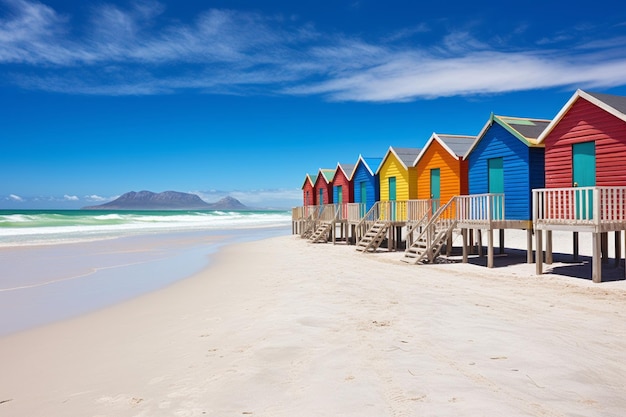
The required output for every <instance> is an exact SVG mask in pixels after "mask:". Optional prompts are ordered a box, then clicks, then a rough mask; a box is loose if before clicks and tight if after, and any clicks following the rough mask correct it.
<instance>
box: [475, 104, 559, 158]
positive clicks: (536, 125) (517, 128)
mask: <svg viewBox="0 0 626 417" xmlns="http://www.w3.org/2000/svg"><path fill="white" fill-rule="evenodd" d="M494 123H497V124H499V125H500V126H502V127H503V128H504V129H505V130H506V131H508V132H509V133H510V134H511V135H513V137H515V138H517V139H518V140H519V141H520V142H522V143H524V144H525V145H526V146H532V147H543V144H541V143H540V142H539V139H538V138H539V136H540V135H541V133H542V132H544V131H545V129H546V128H547V127H548V125H549V124H550V120H546V119H533V118H529V117H513V116H496V115H495V114H493V113H491V116H489V120H488V121H487V123H485V126H483V128H482V130H481V131H480V133H479V134H478V136H477V137H476V140H475V141H474V143H473V144H472V146H471V147H470V149H468V151H467V152H466V154H465V158H467V157H468V155H469V154H470V153H472V150H474V148H475V147H476V145H478V143H479V142H480V141H481V140H482V139H483V136H484V135H485V133H486V132H487V130H489V128H490V127H491V126H492V125H493V124H494Z"/></svg>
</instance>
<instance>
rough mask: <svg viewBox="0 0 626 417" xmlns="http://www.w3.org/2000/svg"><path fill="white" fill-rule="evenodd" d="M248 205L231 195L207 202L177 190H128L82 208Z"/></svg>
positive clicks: (225, 207) (236, 207)
mask: <svg viewBox="0 0 626 417" xmlns="http://www.w3.org/2000/svg"><path fill="white" fill-rule="evenodd" d="M246 209H248V207H247V206H246V205H244V204H242V203H241V202H240V201H239V200H237V199H236V198H232V197H224V198H222V199H221V200H219V201H217V202H215V203H207V202H206V201H204V200H202V199H201V198H200V197H198V196H197V195H195V194H189V193H181V192H178V191H164V192H162V193H153V192H151V191H139V192H135V191H130V192H128V193H126V194H123V195H121V196H120V197H118V198H116V199H115V200H113V201H110V202H108V203H104V204H100V205H97V206H87V207H83V210H246Z"/></svg>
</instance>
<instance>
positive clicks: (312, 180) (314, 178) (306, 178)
mask: <svg viewBox="0 0 626 417" xmlns="http://www.w3.org/2000/svg"><path fill="white" fill-rule="evenodd" d="M307 181H308V182H310V183H311V187H315V181H317V175H311V174H306V175H305V176H304V182H303V183H302V187H301V188H302V189H304V186H305V185H306V183H307Z"/></svg>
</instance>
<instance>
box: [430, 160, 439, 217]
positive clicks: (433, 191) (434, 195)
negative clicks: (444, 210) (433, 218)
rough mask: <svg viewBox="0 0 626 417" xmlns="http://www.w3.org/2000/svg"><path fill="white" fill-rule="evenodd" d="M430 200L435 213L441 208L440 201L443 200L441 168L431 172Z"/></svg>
mask: <svg viewBox="0 0 626 417" xmlns="http://www.w3.org/2000/svg"><path fill="white" fill-rule="evenodd" d="M430 198H431V200H432V211H433V213H434V212H435V211H437V209H438V208H439V199H440V198H441V171H440V170H439V168H433V169H431V170H430Z"/></svg>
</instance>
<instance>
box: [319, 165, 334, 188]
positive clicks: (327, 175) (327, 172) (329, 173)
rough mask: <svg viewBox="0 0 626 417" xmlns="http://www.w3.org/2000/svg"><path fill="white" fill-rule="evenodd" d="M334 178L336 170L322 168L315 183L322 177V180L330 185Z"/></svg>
mask: <svg viewBox="0 0 626 417" xmlns="http://www.w3.org/2000/svg"><path fill="white" fill-rule="evenodd" d="M334 176H335V170H334V169H327V168H320V170H319V171H317V179H316V180H315V182H317V180H319V178H320V177H322V179H323V180H324V181H325V182H326V184H330V182H331V181H332V180H333V177H334Z"/></svg>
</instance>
